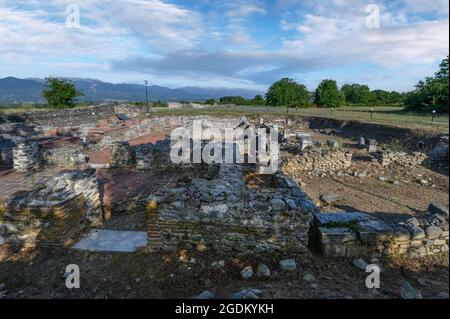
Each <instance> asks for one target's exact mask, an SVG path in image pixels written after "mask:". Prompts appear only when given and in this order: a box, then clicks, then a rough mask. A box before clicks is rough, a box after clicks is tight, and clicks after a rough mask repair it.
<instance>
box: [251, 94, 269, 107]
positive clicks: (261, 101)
mask: <svg viewBox="0 0 450 319" xmlns="http://www.w3.org/2000/svg"><path fill="white" fill-rule="evenodd" d="M252 104H253V105H264V104H266V101H265V100H264V98H263V97H262V96H261V95H256V96H255V97H254V98H253V100H252Z"/></svg>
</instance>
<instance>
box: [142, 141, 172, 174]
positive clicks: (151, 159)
mask: <svg viewBox="0 0 450 319" xmlns="http://www.w3.org/2000/svg"><path fill="white" fill-rule="evenodd" d="M135 153H136V169H138V170H141V171H148V170H152V169H165V168H169V167H174V166H176V165H175V164H174V163H172V161H171V160H170V141H169V140H165V141H158V142H156V143H155V144H143V145H138V146H137V147H136V148H135Z"/></svg>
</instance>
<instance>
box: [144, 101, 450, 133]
mask: <svg viewBox="0 0 450 319" xmlns="http://www.w3.org/2000/svg"><path fill="white" fill-rule="evenodd" d="M153 112H158V113H166V114H174V115H179V114H236V113H241V114H273V115H284V114H287V115H298V116H310V117H320V118H333V119H337V120H347V121H359V122H363V123H375V124H388V125H392V126H398V127H407V128H430V129H432V130H438V131H440V132H445V131H448V127H449V117H448V114H438V115H437V116H435V118H434V121H433V124H432V123H431V114H423V113H411V112H406V111H404V108H403V107H374V108H373V112H371V108H370V107H349V106H347V107H341V108H339V109H333V110H332V109H323V108H315V107H314V108H302V109H300V108H299V109H295V108H289V109H287V108H285V107H261V106H216V107H208V108H204V109H182V110H181V109H154V110H153Z"/></svg>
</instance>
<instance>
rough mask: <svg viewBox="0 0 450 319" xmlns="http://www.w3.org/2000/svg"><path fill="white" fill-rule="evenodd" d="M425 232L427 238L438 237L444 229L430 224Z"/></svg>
mask: <svg viewBox="0 0 450 319" xmlns="http://www.w3.org/2000/svg"><path fill="white" fill-rule="evenodd" d="M425 233H426V235H427V238H429V239H436V238H439V237H440V236H441V235H442V229H441V228H439V227H436V226H428V227H427V228H425Z"/></svg>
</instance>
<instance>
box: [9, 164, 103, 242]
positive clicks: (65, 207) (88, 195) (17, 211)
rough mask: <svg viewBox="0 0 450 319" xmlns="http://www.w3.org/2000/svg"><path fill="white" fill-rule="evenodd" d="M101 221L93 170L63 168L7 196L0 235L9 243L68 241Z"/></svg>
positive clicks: (101, 216)
mask: <svg viewBox="0 0 450 319" xmlns="http://www.w3.org/2000/svg"><path fill="white" fill-rule="evenodd" d="M102 220H103V212H102V206H101V202H100V194H99V191H98V185H97V181H96V178H95V170H86V171H66V172H62V173H59V174H57V175H55V176H54V177H53V178H51V179H50V180H49V181H47V182H46V183H45V184H44V185H40V186H38V187H36V188H35V189H33V190H32V191H29V192H25V193H19V194H17V195H16V196H14V197H12V198H10V199H8V201H7V203H6V205H5V209H4V210H3V211H2V212H1V213H0V235H1V236H2V237H3V238H4V239H6V242H11V243H12V244H24V243H29V244H35V243H36V242H40V243H42V244H69V243H72V242H73V241H74V240H77V239H78V237H79V235H81V233H82V232H83V231H84V230H86V229H87V228H88V227H91V226H99V225H101V223H102Z"/></svg>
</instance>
